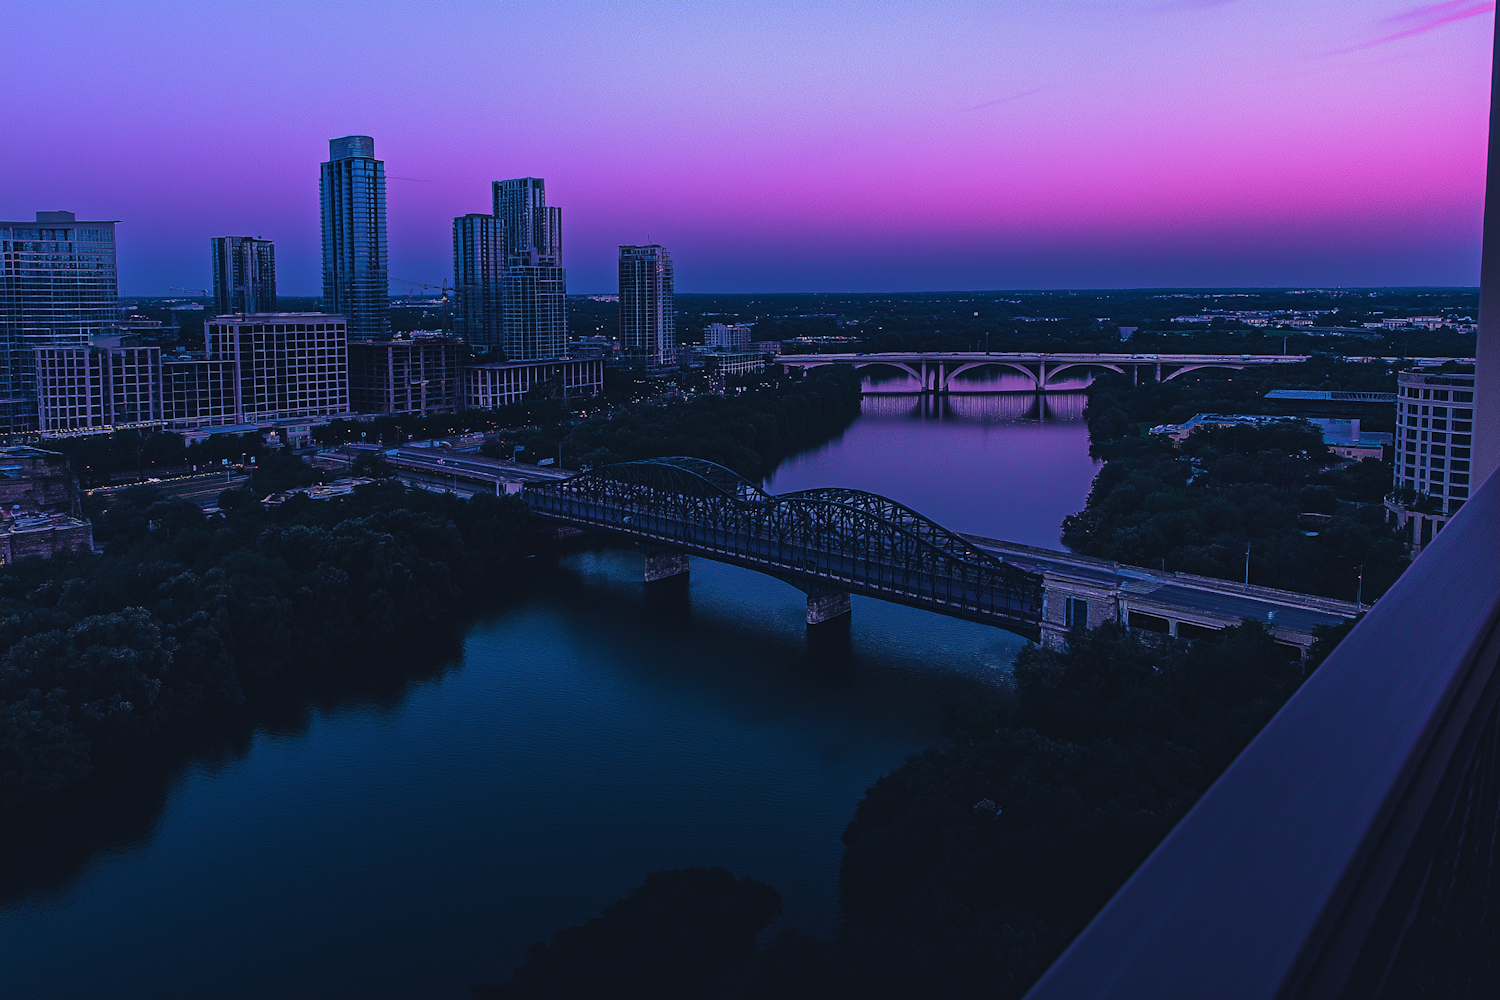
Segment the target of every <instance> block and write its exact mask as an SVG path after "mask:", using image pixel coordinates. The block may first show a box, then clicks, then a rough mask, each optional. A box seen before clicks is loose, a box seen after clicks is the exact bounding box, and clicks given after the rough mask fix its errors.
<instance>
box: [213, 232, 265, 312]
mask: <svg viewBox="0 0 1500 1000" xmlns="http://www.w3.org/2000/svg"><path fill="white" fill-rule="evenodd" d="M208 242H209V250H210V255H211V256H212V258H213V268H214V288H213V292H214V309H215V310H216V311H217V313H218V314H219V315H221V316H223V315H227V314H229V313H267V312H275V311H276V245H275V244H274V243H272V242H271V241H270V240H263V239H258V238H257V237H254V236H215V237H213V238H212V239H210V240H209V241H208Z"/></svg>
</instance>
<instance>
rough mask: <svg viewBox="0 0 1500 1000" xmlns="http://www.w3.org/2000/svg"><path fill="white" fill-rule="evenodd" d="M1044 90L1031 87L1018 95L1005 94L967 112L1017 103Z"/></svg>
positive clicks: (977, 105) (1044, 88)
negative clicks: (1012, 102)
mask: <svg viewBox="0 0 1500 1000" xmlns="http://www.w3.org/2000/svg"><path fill="white" fill-rule="evenodd" d="M1046 89H1047V88H1046V87H1032V88H1031V89H1030V90H1023V91H1021V92H1020V93H1019V94H1007V95H1005V96H1004V97H997V98H995V99H994V100H993V101H985V102H984V103H983V104H976V105H974V106H973V107H972V108H969V109H968V110H969V111H981V110H983V109H984V108H993V107H994V106H995V105H997V104H1009V103H1010V102H1011V101H1019V100H1020V99H1021V98H1023V97H1030V96H1031V95H1032V94H1040V93H1041V92H1042V91H1044V90H1046Z"/></svg>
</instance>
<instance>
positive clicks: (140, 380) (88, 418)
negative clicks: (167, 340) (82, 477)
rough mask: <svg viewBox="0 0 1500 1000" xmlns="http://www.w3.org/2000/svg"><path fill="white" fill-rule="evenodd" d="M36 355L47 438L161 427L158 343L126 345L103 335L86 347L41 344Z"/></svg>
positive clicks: (40, 421) (40, 417)
mask: <svg viewBox="0 0 1500 1000" xmlns="http://www.w3.org/2000/svg"><path fill="white" fill-rule="evenodd" d="M110 340H114V341H115V342H114V343H110V342H109V341H110ZM35 360H36V384H37V400H36V404H37V429H38V430H39V431H40V432H41V435H42V437H72V436H76V435H80V434H107V433H110V432H112V431H117V430H126V429H136V430H146V429H153V428H158V427H160V426H161V424H162V398H161V349H160V348H159V347H121V346H120V345H119V343H118V338H104V339H102V340H99V341H96V342H95V343H93V344H89V345H86V346H83V347H72V346H53V347H38V348H36V353H35Z"/></svg>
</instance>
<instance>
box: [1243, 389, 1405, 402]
mask: <svg viewBox="0 0 1500 1000" xmlns="http://www.w3.org/2000/svg"><path fill="white" fill-rule="evenodd" d="M1265 398H1266V399H1326V400H1330V401H1334V402H1344V403H1394V402H1395V401H1396V394H1395V393H1394V392H1328V391H1322V390H1317V389H1272V390H1271V391H1270V392H1268V393H1266V397H1265Z"/></svg>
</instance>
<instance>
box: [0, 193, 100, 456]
mask: <svg viewBox="0 0 1500 1000" xmlns="http://www.w3.org/2000/svg"><path fill="white" fill-rule="evenodd" d="M119 304H120V295H119V280H118V277H117V275H116V271H115V222H113V221H107V222H79V221H77V220H76V219H75V218H74V215H73V213H72V212H38V213H36V221H34V222H0V437H9V436H11V435H14V434H29V433H33V432H35V431H36V429H37V409H36V407H37V387H36V351H37V348H40V347H83V346H86V345H87V344H88V343H89V341H90V340H91V339H93V338H94V337H99V336H107V335H109V334H110V333H111V332H112V331H113V327H114V323H115V320H116V319H117V318H118V316H119Z"/></svg>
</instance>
